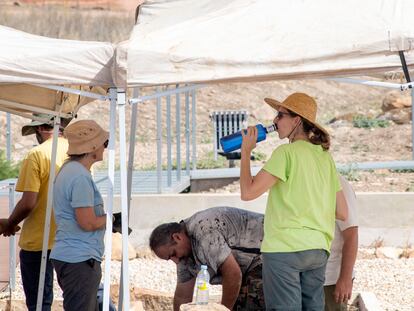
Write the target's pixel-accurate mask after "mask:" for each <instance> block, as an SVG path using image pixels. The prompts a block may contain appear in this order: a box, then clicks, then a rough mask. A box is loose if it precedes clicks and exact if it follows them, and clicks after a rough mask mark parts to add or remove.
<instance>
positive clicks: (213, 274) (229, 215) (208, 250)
mask: <svg viewBox="0 0 414 311" xmlns="http://www.w3.org/2000/svg"><path fill="white" fill-rule="evenodd" d="M263 218H264V215H263V214H259V213H254V212H251V211H247V210H243V209H238V208H233V207H213V208H209V209H207V210H204V211H201V212H198V213H196V214H194V215H193V216H191V217H190V218H187V219H184V220H183V222H184V223H185V225H186V229H187V233H188V236H189V238H190V241H191V246H192V253H193V258H187V259H185V260H181V261H180V262H179V263H178V265H177V282H178V283H184V282H187V281H189V280H191V279H192V278H194V277H196V276H197V272H198V271H199V270H200V265H202V264H205V265H207V266H208V271H209V273H210V283H211V284H221V274H220V271H219V268H220V266H221V265H222V264H223V262H224V261H225V260H226V259H227V257H228V256H229V255H230V253H231V254H233V256H234V258H235V259H236V261H237V262H238V264H239V266H240V269H241V272H242V275H245V273H246V272H248V271H249V269H250V268H253V265H256V264H255V263H257V262H258V261H260V245H261V243H262V240H263Z"/></svg>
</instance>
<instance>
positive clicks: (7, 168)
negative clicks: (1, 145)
mask: <svg viewBox="0 0 414 311" xmlns="http://www.w3.org/2000/svg"><path fill="white" fill-rule="evenodd" d="M19 166H20V165H19V164H13V163H12V162H10V161H8V160H7V159H6V155H5V152H4V150H0V180H3V179H8V178H16V177H18V175H19Z"/></svg>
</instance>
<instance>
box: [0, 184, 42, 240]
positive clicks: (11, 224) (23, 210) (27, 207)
mask: <svg viewBox="0 0 414 311" xmlns="http://www.w3.org/2000/svg"><path fill="white" fill-rule="evenodd" d="M37 195H38V193H37V192H32V191H24V192H23V195H22V198H21V199H20V200H19V202H17V204H16V207H15V208H14V210H13V212H12V214H11V215H10V217H9V218H8V220H7V222H5V224H4V229H3V232H2V234H3V235H4V236H10V235H14V234H15V233H16V231H18V230H19V229H20V227H19V226H18V224H19V223H20V222H22V221H23V220H24V219H25V218H26V217H27V216H29V215H30V213H31V212H32V211H33V209H34V208H35V206H36V202H37Z"/></svg>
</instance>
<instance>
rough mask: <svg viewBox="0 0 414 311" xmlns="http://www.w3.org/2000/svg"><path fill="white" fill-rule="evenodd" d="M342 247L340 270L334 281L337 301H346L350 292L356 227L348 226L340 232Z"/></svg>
mask: <svg viewBox="0 0 414 311" xmlns="http://www.w3.org/2000/svg"><path fill="white" fill-rule="evenodd" d="M341 234H342V236H343V239H344V245H343V247H342V262H341V272H340V274H339V278H338V281H337V282H336V286H335V291H334V298H335V301H336V302H337V303H341V302H344V303H345V302H347V301H348V300H349V299H351V294H352V271H353V269H354V265H355V260H356V256H357V252H358V227H349V228H347V229H346V230H344V231H342V232H341Z"/></svg>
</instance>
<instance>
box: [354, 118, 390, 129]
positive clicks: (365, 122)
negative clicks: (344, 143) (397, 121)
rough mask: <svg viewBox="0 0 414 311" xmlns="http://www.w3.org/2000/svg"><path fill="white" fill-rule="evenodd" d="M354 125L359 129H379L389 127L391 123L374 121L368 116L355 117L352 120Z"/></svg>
mask: <svg viewBox="0 0 414 311" xmlns="http://www.w3.org/2000/svg"><path fill="white" fill-rule="evenodd" d="M352 125H353V126H354V127H357V128H365V129H370V128H378V127H388V126H389V125H390V122H389V121H388V120H380V119H374V118H370V117H366V116H355V117H354V118H353V120H352Z"/></svg>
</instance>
